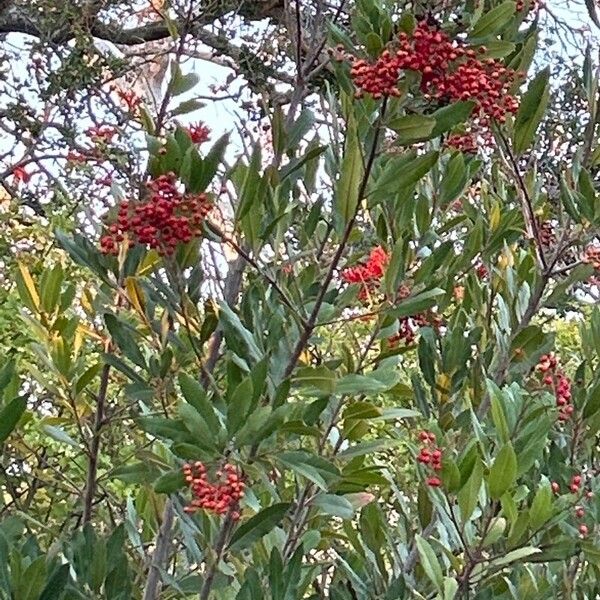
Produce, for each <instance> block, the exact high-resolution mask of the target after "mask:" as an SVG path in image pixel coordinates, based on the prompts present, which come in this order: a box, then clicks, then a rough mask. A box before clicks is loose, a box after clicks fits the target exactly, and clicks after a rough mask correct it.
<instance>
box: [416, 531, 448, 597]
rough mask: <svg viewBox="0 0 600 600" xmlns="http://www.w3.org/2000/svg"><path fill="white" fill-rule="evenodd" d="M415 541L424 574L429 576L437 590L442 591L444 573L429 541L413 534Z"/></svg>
mask: <svg viewBox="0 0 600 600" xmlns="http://www.w3.org/2000/svg"><path fill="white" fill-rule="evenodd" d="M415 543H416V545H417V551H418V553H419V559H420V562H421V566H422V567H423V570H424V571H425V574H426V575H427V577H429V579H430V580H431V582H432V583H433V584H434V585H435V587H436V588H437V590H438V591H439V592H442V591H443V588H444V575H443V573H442V567H441V566H440V563H439V561H438V559H437V556H436V555H435V552H434V551H433V548H432V547H431V545H430V544H429V542H428V541H427V540H426V539H425V538H423V537H421V536H420V535H416V536H415Z"/></svg>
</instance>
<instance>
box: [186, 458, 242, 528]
mask: <svg viewBox="0 0 600 600" xmlns="http://www.w3.org/2000/svg"><path fill="white" fill-rule="evenodd" d="M183 474H184V475H185V481H186V483H187V484H188V485H189V487H190V490H191V492H192V495H193V496H194V498H193V499H192V501H191V502H190V504H189V505H188V506H186V507H185V512H187V513H194V512H196V511H198V510H200V509H204V510H206V511H209V512H213V513H215V514H217V515H225V514H228V513H231V517H232V518H233V520H234V521H237V520H238V519H239V518H240V513H239V505H240V500H241V499H242V498H243V497H244V489H245V487H246V485H245V483H244V480H243V477H242V475H241V474H240V473H239V472H238V470H237V469H236V467H234V466H233V465H230V464H226V465H225V466H224V467H223V470H222V471H217V472H216V473H215V477H216V478H217V480H218V482H217V483H211V482H210V481H208V473H207V470H206V467H205V466H204V464H203V463H201V462H200V461H197V462H195V463H193V464H185V465H184V466H183Z"/></svg>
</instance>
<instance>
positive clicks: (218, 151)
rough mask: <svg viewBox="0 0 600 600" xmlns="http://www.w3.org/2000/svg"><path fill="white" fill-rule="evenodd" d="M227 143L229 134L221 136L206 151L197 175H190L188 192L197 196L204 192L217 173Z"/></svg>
mask: <svg viewBox="0 0 600 600" xmlns="http://www.w3.org/2000/svg"><path fill="white" fill-rule="evenodd" d="M228 143H229V134H227V133H226V134H225V135H223V136H221V137H220V138H219V139H218V140H217V141H216V142H215V143H214V144H213V146H212V148H211V149H210V150H209V151H208V154H207V155H206V156H205V157H204V159H203V160H202V169H201V170H199V172H198V173H192V175H191V178H190V190H189V191H190V192H192V193H194V194H198V193H200V192H203V191H204V190H206V188H207V187H208V185H209V184H210V182H211V181H212V180H213V178H214V176H215V175H216V173H217V170H218V168H219V165H220V164H221V163H222V162H223V156H224V154H225V150H226V149H227V144H228Z"/></svg>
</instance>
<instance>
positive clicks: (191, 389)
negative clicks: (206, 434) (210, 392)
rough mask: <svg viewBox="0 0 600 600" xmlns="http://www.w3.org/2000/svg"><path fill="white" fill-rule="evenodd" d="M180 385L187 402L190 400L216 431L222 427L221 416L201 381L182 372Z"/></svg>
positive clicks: (209, 425)
mask: <svg viewBox="0 0 600 600" xmlns="http://www.w3.org/2000/svg"><path fill="white" fill-rule="evenodd" d="M179 387H180V388H181V393H182V394H183V397H184V398H185V400H186V402H189V403H190V404H191V405H192V406H193V407H194V408H195V409H196V410H197V411H198V412H199V413H200V415H201V416H202V418H203V419H204V420H205V421H206V424H207V425H208V427H209V428H210V429H211V430H212V431H213V432H214V433H216V432H218V431H219V430H220V429H221V424H220V423H219V418H218V417H217V414H216V413H215V409H214V408H213V405H212V404H211V403H210V401H209V400H208V398H207V396H206V392H205V391H204V389H203V388H202V386H201V385H200V383H198V381H196V379H194V378H193V377H190V376H189V375H188V374H187V373H180V375H179Z"/></svg>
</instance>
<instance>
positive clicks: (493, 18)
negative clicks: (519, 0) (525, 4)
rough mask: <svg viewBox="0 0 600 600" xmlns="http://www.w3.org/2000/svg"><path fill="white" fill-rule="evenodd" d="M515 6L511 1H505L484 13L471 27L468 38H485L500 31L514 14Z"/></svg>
mask: <svg viewBox="0 0 600 600" xmlns="http://www.w3.org/2000/svg"><path fill="white" fill-rule="evenodd" d="M515 10H516V4H515V2H513V0H507V1H506V2H503V3H502V4H500V5H498V6H496V7H495V8H492V10H490V11H487V12H485V13H484V14H483V15H482V16H481V17H480V18H479V19H478V21H477V23H475V25H474V26H473V30H472V31H471V34H470V37H471V38H473V39H476V38H485V37H487V36H489V35H493V34H495V33H498V32H499V31H502V29H504V27H506V25H508V22H509V21H510V19H511V18H512V16H513V15H514V14H515Z"/></svg>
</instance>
